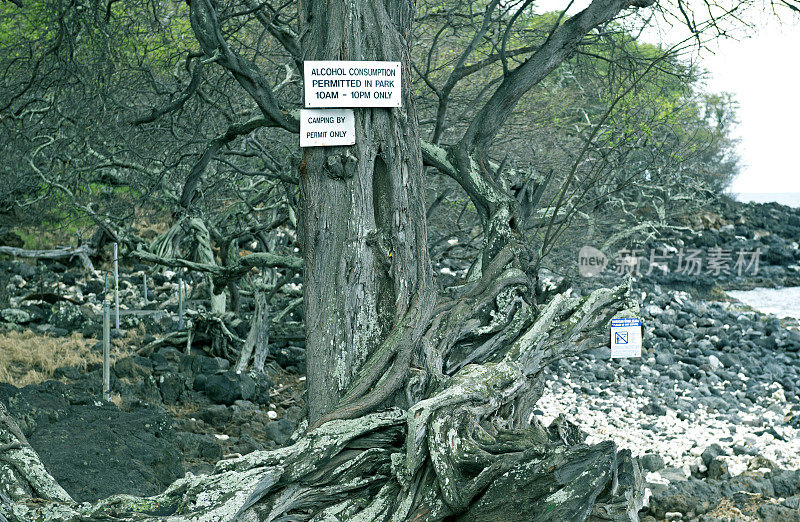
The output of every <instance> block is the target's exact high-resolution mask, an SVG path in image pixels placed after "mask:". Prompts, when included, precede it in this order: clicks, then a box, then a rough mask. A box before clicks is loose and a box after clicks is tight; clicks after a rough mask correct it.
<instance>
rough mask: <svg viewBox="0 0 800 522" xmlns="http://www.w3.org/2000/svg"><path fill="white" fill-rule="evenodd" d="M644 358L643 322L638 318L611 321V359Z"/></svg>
mask: <svg viewBox="0 0 800 522" xmlns="http://www.w3.org/2000/svg"><path fill="white" fill-rule="evenodd" d="M641 356H642V320H641V319H640V318H638V317H632V318H628V319H612V320H611V358H612V359H616V358H623V357H641Z"/></svg>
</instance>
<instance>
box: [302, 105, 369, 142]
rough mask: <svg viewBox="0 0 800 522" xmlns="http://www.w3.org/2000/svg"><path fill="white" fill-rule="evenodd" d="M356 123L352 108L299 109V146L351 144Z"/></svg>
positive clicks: (354, 134) (354, 135)
mask: <svg viewBox="0 0 800 522" xmlns="http://www.w3.org/2000/svg"><path fill="white" fill-rule="evenodd" d="M355 142H356V124H355V118H354V117H353V111H352V109H301V110H300V146H301V147H332V146H335V145H353V144H355Z"/></svg>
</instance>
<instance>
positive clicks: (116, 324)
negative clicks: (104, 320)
mask: <svg viewBox="0 0 800 522" xmlns="http://www.w3.org/2000/svg"><path fill="white" fill-rule="evenodd" d="M117 253H118V250H117V243H114V308H115V310H114V314H115V315H114V327H115V328H116V329H117V330H119V256H118V255H117Z"/></svg>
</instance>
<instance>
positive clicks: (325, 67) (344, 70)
mask: <svg viewBox="0 0 800 522" xmlns="http://www.w3.org/2000/svg"><path fill="white" fill-rule="evenodd" d="M400 71H401V68H400V62H374V61H307V62H305V63H304V64H303V76H304V80H305V98H306V107H308V108H322V107H400V106H401V103H402V99H401V96H400Z"/></svg>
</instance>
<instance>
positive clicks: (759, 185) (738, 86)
mask: <svg viewBox="0 0 800 522" xmlns="http://www.w3.org/2000/svg"><path fill="white" fill-rule="evenodd" d="M718 48H719V50H718V52H717V53H716V54H715V55H707V56H705V57H704V58H703V63H704V65H705V66H706V68H708V69H709V71H710V72H711V77H710V78H709V88H710V90H712V91H728V92H731V93H733V94H734V96H735V97H736V100H737V101H738V102H739V110H738V111H737V114H738V119H739V125H738V127H737V128H736V132H735V134H736V135H737V136H738V137H739V138H740V139H741V145H740V146H739V154H740V156H741V159H742V171H741V175H740V176H739V178H738V179H737V180H736V181H734V183H733V187H732V191H734V192H800V161H798V156H799V154H798V153H800V23H797V22H796V21H794V22H791V21H790V22H789V23H786V24H784V25H783V26H780V25H778V24H776V23H775V22H772V23H768V24H764V25H763V26H762V28H761V30H759V31H758V33H756V34H754V35H753V36H752V37H750V38H747V39H744V40H741V41H730V40H726V41H722V42H719V43H718Z"/></svg>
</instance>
